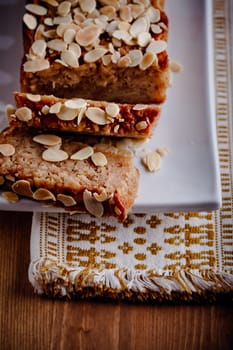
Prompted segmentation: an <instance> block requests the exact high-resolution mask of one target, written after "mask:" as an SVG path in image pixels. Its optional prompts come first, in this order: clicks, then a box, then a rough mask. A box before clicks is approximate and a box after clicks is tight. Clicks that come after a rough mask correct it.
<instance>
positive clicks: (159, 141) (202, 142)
mask: <svg viewBox="0 0 233 350" xmlns="http://www.w3.org/2000/svg"><path fill="white" fill-rule="evenodd" d="M3 2H4V1H1V5H2V3H3ZM5 3H6V4H7V6H6V5H4V6H0V17H2V18H0V29H1V30H0V33H3V34H1V35H0V54H1V56H0V57H1V65H0V109H4V105H5V104H6V103H9V102H12V101H13V98H12V91H14V90H16V89H18V86H19V84H18V79H19V78H18V77H19V73H18V69H19V65H20V59H21V56H22V47H21V45H22V42H21V23H20V20H21V17H22V16H21V15H22V13H23V11H24V10H23V7H22V4H20V1H19V0H18V1H17V0H12V1H10V2H9V1H5ZM13 6H14V7H13ZM166 11H167V13H168V16H169V20H170V34H169V54H170V57H171V58H172V59H174V60H176V61H178V62H179V63H181V64H182V66H183V71H182V72H181V73H179V74H176V75H174V77H173V83H172V86H171V88H170V89H169V91H168V96H167V101H166V103H165V104H164V106H163V111H162V115H161V118H160V121H159V124H158V127H157V128H156V130H155V131H154V135H153V137H152V139H151V140H150V141H149V142H148V143H146V144H145V145H144V147H145V148H148V149H156V148H157V147H167V148H168V149H169V150H170V153H169V154H168V155H167V156H165V157H164V158H163V159H162V164H161V169H160V171H159V172H157V173H149V172H146V171H145V169H144V168H143V166H142V165H141V164H140V161H139V158H138V157H136V163H137V164H136V165H137V166H138V167H139V168H140V173H141V178H140V188H139V193H138V197H137V200H136V202H135V205H134V208H133V211H134V212H142V211H143V212H152V211H157V212H159V211H173V212H176V211H187V210H195V211H201V210H214V209H217V208H219V207H220V205H221V190H220V176H219V167H218V154H217V142H216V129H215V96H214V86H215V85H214V71H213V52H212V40H213V38H212V17H211V13H212V11H211V0H206V1H203V0H196V1H193V0H176V1H167V4H166ZM7 16H8V18H11V25H6V23H8V22H7V21H9V19H8V18H7ZM9 16H10V17H9ZM12 17H13V18H12ZM13 23H14V24H13ZM1 36H2V37H1ZM0 126H1V122H0ZM0 210H19V211H54V210H56V211H57V209H53V208H45V207H41V205H40V204H38V203H34V202H33V203H32V202H31V201H29V200H26V199H23V200H21V201H20V202H18V203H16V204H9V203H8V202H7V201H6V200H4V199H3V198H2V197H0Z"/></svg>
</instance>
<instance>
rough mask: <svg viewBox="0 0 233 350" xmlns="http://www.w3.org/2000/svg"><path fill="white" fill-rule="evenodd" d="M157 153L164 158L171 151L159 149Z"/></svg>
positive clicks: (163, 148)
mask: <svg viewBox="0 0 233 350" xmlns="http://www.w3.org/2000/svg"><path fill="white" fill-rule="evenodd" d="M156 152H157V153H158V154H159V155H160V156H161V157H164V156H166V155H167V154H168V153H169V149H168V148H167V147H159V148H157V150H156Z"/></svg>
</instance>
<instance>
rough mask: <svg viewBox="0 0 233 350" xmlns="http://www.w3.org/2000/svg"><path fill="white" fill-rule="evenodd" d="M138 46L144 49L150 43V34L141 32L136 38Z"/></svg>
mask: <svg viewBox="0 0 233 350" xmlns="http://www.w3.org/2000/svg"><path fill="white" fill-rule="evenodd" d="M137 41H138V45H139V46H141V47H145V46H147V45H148V44H149V42H150V41H151V34H150V33H148V32H141V33H139V34H138V37H137Z"/></svg>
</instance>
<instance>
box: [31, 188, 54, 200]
mask: <svg viewBox="0 0 233 350" xmlns="http://www.w3.org/2000/svg"><path fill="white" fill-rule="evenodd" d="M33 199H36V200H37V201H48V200H52V201H54V202H55V201H56V198H55V196H54V194H53V193H52V192H50V191H49V190H47V189H46V188H38V189H37V190H36V191H35V192H34V193H33Z"/></svg>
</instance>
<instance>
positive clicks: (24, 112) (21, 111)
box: [15, 107, 32, 122]
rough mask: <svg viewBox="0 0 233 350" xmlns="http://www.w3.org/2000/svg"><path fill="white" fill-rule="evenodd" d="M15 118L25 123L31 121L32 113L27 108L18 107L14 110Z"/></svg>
mask: <svg viewBox="0 0 233 350" xmlns="http://www.w3.org/2000/svg"><path fill="white" fill-rule="evenodd" d="M15 116H16V118H17V119H19V120H21V121H23V122H27V121H29V120H31V119H32V111H31V109H30V108H28V107H20V108H18V109H16V111H15Z"/></svg>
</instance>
